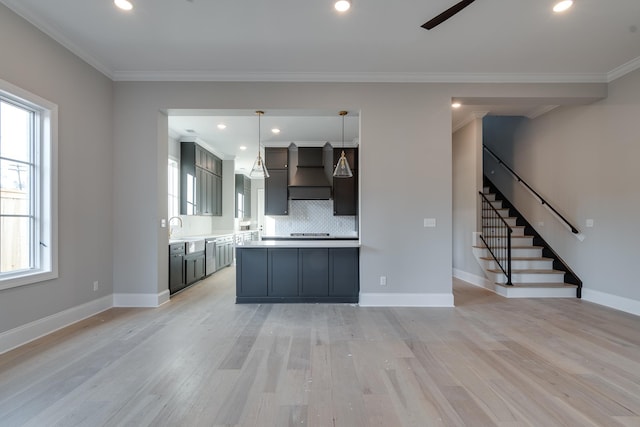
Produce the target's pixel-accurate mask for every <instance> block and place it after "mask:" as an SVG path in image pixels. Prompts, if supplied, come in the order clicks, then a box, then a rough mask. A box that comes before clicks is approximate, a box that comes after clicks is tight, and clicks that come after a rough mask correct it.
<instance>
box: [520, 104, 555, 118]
mask: <svg viewBox="0 0 640 427" xmlns="http://www.w3.org/2000/svg"><path fill="white" fill-rule="evenodd" d="M558 107H559V105H543V106H541V107H540V108H536V109H535V110H533V111H532V112H530V113H529V114H527V118H528V119H531V120H533V119H535V118H538V117H540V116H541V115H543V114H546V113H548V112H549V111H551V110H555V109H556V108H558Z"/></svg>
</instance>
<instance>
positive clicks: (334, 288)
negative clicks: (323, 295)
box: [329, 248, 360, 297]
mask: <svg viewBox="0 0 640 427" xmlns="http://www.w3.org/2000/svg"><path fill="white" fill-rule="evenodd" d="M358 259H359V253H358V248H331V249H329V295H330V296H344V297H349V296H352V295H358V292H359V283H360V268H359V266H358Z"/></svg>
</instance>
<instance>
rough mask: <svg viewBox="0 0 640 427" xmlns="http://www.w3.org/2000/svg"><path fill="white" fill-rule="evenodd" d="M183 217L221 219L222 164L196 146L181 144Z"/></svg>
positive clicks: (192, 143) (194, 144) (187, 143)
mask: <svg viewBox="0 0 640 427" xmlns="http://www.w3.org/2000/svg"><path fill="white" fill-rule="evenodd" d="M180 214H181V215H214V216H221V215H222V160H220V159H219V158H218V157H216V156H215V155H214V154H212V153H210V152H209V151H207V150H206V149H205V148H203V147H201V146H199V145H198V144H196V143H195V142H182V143H180Z"/></svg>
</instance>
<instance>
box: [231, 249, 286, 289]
mask: <svg viewBox="0 0 640 427" xmlns="http://www.w3.org/2000/svg"><path fill="white" fill-rule="evenodd" d="M267 255H268V260H269V264H268V265H267V272H268V275H269V289H268V292H267V294H268V295H270V296H274V297H287V296H292V295H297V294H298V249H290V248H287V249H284V248H283V249H278V250H273V249H268V250H267ZM236 263H237V260H236Z"/></svg>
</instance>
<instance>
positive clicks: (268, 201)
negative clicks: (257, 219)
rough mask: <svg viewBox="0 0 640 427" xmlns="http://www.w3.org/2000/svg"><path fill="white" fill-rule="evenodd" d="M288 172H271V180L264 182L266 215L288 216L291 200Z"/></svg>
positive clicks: (267, 179) (266, 179)
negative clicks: (288, 191) (289, 197)
mask: <svg viewBox="0 0 640 427" xmlns="http://www.w3.org/2000/svg"><path fill="white" fill-rule="evenodd" d="M288 173H289V172H288V171H287V170H275V169H273V170H270V171H269V174H270V176H269V178H265V180H264V199H265V200H264V214H265V215H287V214H288V211H289V199H288V193H287V184H288V181H289V180H288Z"/></svg>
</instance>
